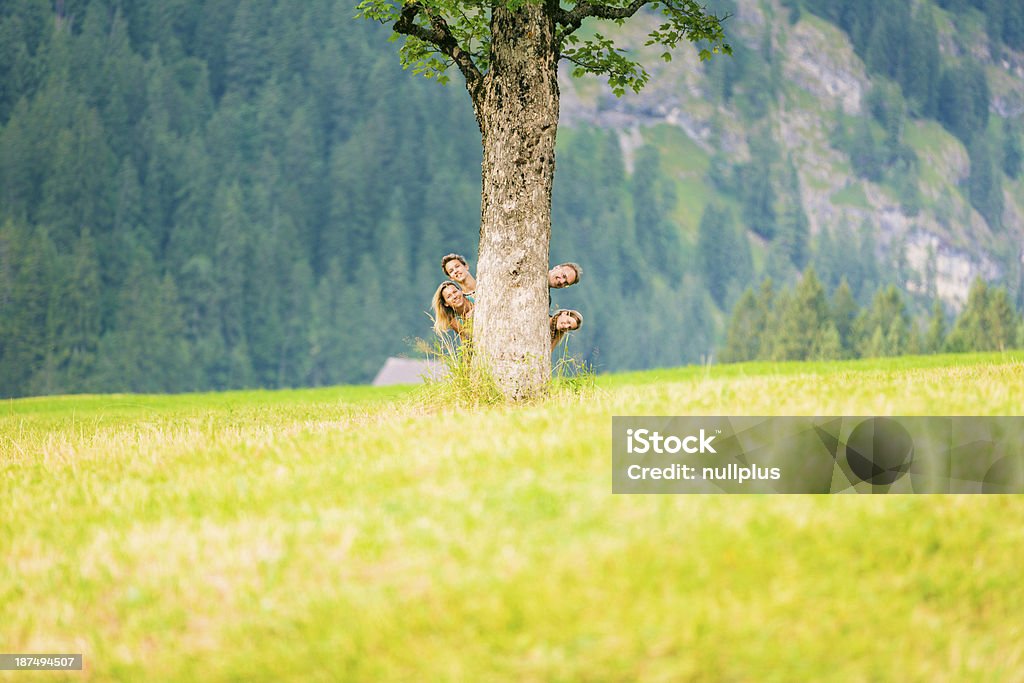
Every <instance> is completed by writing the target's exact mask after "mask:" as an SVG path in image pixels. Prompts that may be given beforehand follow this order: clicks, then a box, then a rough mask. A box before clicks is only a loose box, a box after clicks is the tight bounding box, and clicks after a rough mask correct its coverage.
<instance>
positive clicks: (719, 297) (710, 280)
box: [697, 204, 752, 307]
mask: <svg viewBox="0 0 1024 683" xmlns="http://www.w3.org/2000/svg"><path fill="white" fill-rule="evenodd" d="M697 230H698V233H697V262H698V264H699V267H700V274H701V277H702V278H703V281H704V286H705V287H706V288H707V291H708V293H709V294H711V298H712V299H713V300H714V301H715V303H716V304H718V305H719V306H720V307H722V306H725V304H726V297H727V295H728V293H729V291H730V286H731V285H732V284H733V283H739V284H743V283H745V282H747V281H749V277H750V270H751V268H752V266H751V257H750V246H749V243H748V242H747V237H746V235H745V234H743V233H742V231H740V230H739V228H738V227H737V226H736V223H735V221H734V220H733V218H732V214H731V212H730V211H729V210H728V209H726V208H724V207H719V206H716V205H714V204H708V205H707V206H706V207H705V208H704V214H703V215H702V216H701V220H700V225H699V226H698V228H697Z"/></svg>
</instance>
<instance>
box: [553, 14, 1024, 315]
mask: <svg viewBox="0 0 1024 683" xmlns="http://www.w3.org/2000/svg"><path fill="white" fill-rule="evenodd" d="M786 4H789V5H797V6H799V5H800V4H801V3H786ZM806 4H807V5H811V6H815V5H823V4H825V3H814V2H811V3H806ZM717 6H718V7H721V8H723V9H725V10H727V11H731V12H732V13H734V15H733V16H732V18H731V19H730V20H729V22H728V24H727V26H728V30H727V32H728V35H729V36H730V38H731V39H732V40H733V41H734V44H736V46H737V49H738V52H737V54H736V55H734V57H733V60H734V61H737V60H738V61H742V62H745V63H746V62H749V61H750V60H751V59H757V58H760V59H761V60H763V61H762V63H761V64H753V65H750V66H744V67H731V66H729V65H726V66H722V67H720V66H719V64H718V62H712V63H707V64H702V63H701V62H700V61H699V60H698V59H697V55H696V50H695V49H689V50H682V51H681V54H679V55H677V56H676V57H675V58H673V60H672V61H671V62H669V63H665V62H663V61H662V60H660V59H659V58H658V55H657V54H656V53H653V52H651V49H650V48H648V49H647V50H646V52H645V50H644V49H643V48H642V38H643V36H644V26H643V25H637V26H630V27H629V28H628V29H623V30H622V34H623V37H624V39H625V40H626V42H627V44H630V43H631V44H632V46H633V47H634V48H639V49H638V52H639V54H641V55H645V60H644V63H645V65H646V66H648V68H649V70H650V73H651V82H650V85H649V86H648V87H647V88H645V89H644V90H643V91H642V92H641V93H639V94H628V95H627V96H625V97H622V98H615V97H614V96H612V95H611V93H610V92H609V91H608V90H607V89H606V88H603V87H600V85H599V84H598V83H597V82H596V80H595V79H594V78H592V77H588V78H584V79H579V80H577V79H573V78H571V77H570V76H569V69H568V68H563V78H562V79H561V86H562V93H563V98H562V119H561V121H562V124H563V125H565V126H569V127H579V126H598V127H601V128H604V129H609V130H614V131H616V132H617V133H618V134H619V136H620V140H621V144H622V146H623V151H624V154H625V158H626V164H627V168H630V169H631V161H632V152H633V151H634V150H636V149H637V148H638V147H639V146H641V145H642V144H644V143H645V142H650V143H653V144H657V145H658V146H659V148H660V149H661V151H662V156H663V159H671V162H666V164H665V166H664V168H665V170H666V171H668V172H669V173H671V174H672V175H673V177H674V178H675V179H676V181H677V183H678V184H679V186H680V191H679V194H680V196H681V197H685V199H686V202H685V205H681V206H679V207H678V211H677V212H676V214H675V218H676V220H677V222H678V224H679V225H680V226H681V227H682V228H683V230H684V232H685V233H686V234H688V235H689V236H690V238H691V239H692V240H695V239H696V232H697V222H698V219H699V217H700V215H701V213H702V211H703V208H704V206H705V205H706V204H707V203H708V202H714V201H724V202H729V201H730V193H729V192H722V191H721V188H719V187H716V185H715V183H714V181H713V180H712V179H711V178H709V177H708V167H709V164H710V163H711V161H712V160H713V159H717V160H719V161H720V160H722V159H724V160H726V164H727V165H729V166H733V167H737V166H739V165H741V164H744V163H748V162H749V161H750V160H751V149H750V146H751V142H752V141H753V142H755V143H757V144H761V143H762V142H763V140H764V139H770V140H771V141H773V142H774V143H775V145H777V147H778V152H777V155H776V161H775V164H774V166H773V168H775V169H776V173H777V174H778V175H779V176H781V175H782V172H781V170H782V164H781V161H782V160H784V159H786V158H787V157H788V158H791V159H792V161H793V163H794V165H795V167H796V169H797V172H798V174H799V178H800V185H799V187H800V200H801V205H802V208H803V210H804V211H805V212H806V215H807V218H808V219H809V223H810V234H811V235H812V236H815V235H820V234H821V232H822V230H823V229H826V228H828V229H831V230H833V231H836V230H839V229H840V228H842V229H845V230H850V231H861V230H872V231H874V232H875V233H876V235H877V237H876V240H875V241H876V244H877V247H878V250H879V251H878V253H879V255H880V257H881V259H882V265H883V267H885V268H888V269H893V270H895V269H896V267H897V261H898V260H899V259H900V258H904V259H906V262H907V268H906V272H905V273H901V276H900V280H901V281H900V285H901V286H902V287H903V288H904V289H905V290H906V291H908V292H911V293H918V294H923V293H924V292H925V290H926V287H927V286H928V285H927V284H926V280H927V278H929V277H933V278H934V284H933V287H934V288H935V290H937V293H938V295H939V296H940V297H941V298H942V299H943V300H945V301H946V302H947V303H949V304H955V305H956V306H960V305H962V304H963V302H964V301H965V300H966V298H967V292H968V289H969V287H970V284H971V282H972V281H973V280H974V279H975V278H976V277H982V278H983V279H985V280H987V281H998V282H1008V283H1010V284H1011V286H1013V287H1017V286H1018V280H1019V278H1020V267H1019V264H1020V263H1021V260H1022V259H1024V250H1022V249H1021V247H1020V245H1021V244H1022V242H1024V181H1022V180H1021V179H1020V177H1019V176H1018V177H1017V178H1012V177H1009V176H1005V175H1003V174H1002V173H999V176H1000V177H1001V186H1002V187H1001V193H1002V197H1003V204H1004V208H1003V212H1002V213H1001V216H1000V224H999V225H996V226H993V225H990V223H989V222H988V221H986V219H985V217H983V216H982V214H981V213H980V212H979V211H978V210H977V209H976V208H974V207H973V206H972V205H971V200H970V193H969V188H968V181H969V178H970V172H971V164H970V160H969V154H968V150H967V149H966V147H965V144H964V143H963V141H962V140H960V139H958V138H957V137H956V136H955V135H954V134H953V133H951V132H949V130H947V129H945V128H944V127H943V126H942V125H941V124H940V123H939V122H938V121H936V120H935V119H934V118H931V117H927V116H913V115H908V112H907V111H904V112H902V114H901V117H902V120H900V121H899V122H898V123H899V125H900V126H901V128H902V130H901V131H900V134H901V142H902V143H903V144H905V145H906V146H907V147H909V148H910V149H911V150H912V151H913V153H914V155H915V156H916V160H917V161H916V162H915V168H913V169H910V170H909V171H908V170H906V169H896V170H894V171H893V173H892V174H891V175H889V176H887V177H886V178H885V179H879V180H877V181H876V180H872V179H869V178H863V177H859V176H858V174H857V173H856V172H855V170H854V168H852V167H851V160H850V158H849V156H848V155H847V154H846V153H845V152H844V151H842V150H839V149H836V148H835V145H834V144H833V142H832V141H833V138H834V130H835V128H836V125H837V116H838V115H839V114H841V117H842V122H843V124H844V126H845V127H846V128H847V130H849V131H852V130H854V129H855V128H856V127H857V126H858V125H860V123H859V122H862V121H863V122H869V123H870V126H871V128H872V132H873V133H874V135H875V136H876V137H877V138H878V139H879V140H881V139H882V137H883V135H884V132H883V126H882V123H881V122H879V121H878V120H876V118H877V117H873V115H872V112H871V111H870V108H871V106H872V103H871V102H872V97H873V93H875V94H876V95H875V96H876V97H880V95H877V93H879V92H885V91H886V89H888V91H889V93H890V97H891V96H892V92H893V90H894V91H895V92H896V93H899V90H900V88H899V86H898V85H894V84H893V82H892V81H891V80H889V79H887V78H885V77H884V76H882V75H880V74H877V73H876V74H869V73H868V68H867V67H866V65H865V64H864V61H863V60H862V59H861V57H860V56H858V54H857V53H856V51H855V49H854V46H853V44H852V43H851V39H850V37H849V36H848V35H847V34H846V33H845V32H844V31H843V30H842V29H840V28H839V27H838V26H836V25H835V24H833V23H831V22H829V21H827V20H826V19H823V18H822V17H821V16H818V15H816V14H813V13H812V12H810V11H808V10H807V9H804V11H802V12H797V14H798V16H799V18H798V20H797V21H796V22H795V23H792V21H791V18H792V16H793V15H792V14H791V12H790V10H789V9H787V8H786V7H784V6H783V5H782V3H780V2H779V1H778V0H770V1H769V0H764V1H761V2H752V3H717ZM915 7H917V10H916V11H917V12H918V13H923V12H925V11H929V12H931V14H932V16H933V17H934V22H935V27H936V29H937V46H938V55H937V56H938V57H939V59H940V60H941V63H942V64H946V65H951V64H956V63H960V62H962V61H964V60H967V59H974V60H977V61H978V63H979V64H981V65H982V66H983V68H984V72H985V76H986V77H987V81H988V87H989V89H990V91H991V92H990V97H991V99H990V101H989V104H988V106H989V108H990V109H991V115H992V118H993V122H992V125H993V126H994V127H996V128H998V127H999V126H1002V125H1005V124H1004V122H1006V121H1009V122H1010V123H1011V124H1012V125H1017V124H1018V123H1019V120H1020V117H1021V115H1022V113H1024V52H1019V51H1015V50H1012V49H1010V48H1008V47H1007V46H1006V45H1003V44H1000V43H999V41H998V40H995V41H993V40H991V39H990V38H989V36H988V34H987V33H986V32H985V30H984V25H982V26H980V27H979V26H978V22H979V14H980V13H978V12H977V11H974V12H973V13H970V12H968V13H966V14H957V13H954V12H950V11H946V10H944V9H942V8H941V7H938V6H936V5H935V4H934V3H931V2H924V3H918V4H917V5H915ZM897 14H898V13H894V15H893V20H895V16H896V15H897ZM981 19H983V17H981ZM654 21H655V19H654V17H649V18H648V25H650V24H651V23H653V22H654ZM749 54H754V55H755V57H753V58H751V57H750V56H748V55H749ZM720 61H721V60H719V62H720ZM936 66H938V65H936ZM730 68H734V69H735V70H738V71H740V74H739V75H738V76H732V77H731V78H732V80H733V81H734V83H733V84H730V86H728V87H731V88H735V91H736V92H735V94H733V95H732V96H731V97H730V98H729V100H728V101H723V99H722V97H721V95H720V92H721V89H722V87H723V83H722V81H723V73H722V71H723V69H726V70H727V69H730ZM776 74H777V75H776ZM772 90H774V92H771V91H772ZM755 98H760V99H761V100H763V101H762V102H760V103H759V104H758V106H759V107H760V108H761V111H760V112H757V113H758V114H759V115H751V112H750V108H751V101H752V100H754V99H755ZM896 100H897V101H898V102H899V104H900V106H902V107H903V108H904V109H905V110H906V109H907V107H908V104H907V102H906V101H905V100H903V98H902V97H899V96H897V98H896ZM666 127H668V128H670V129H672V130H674V131H677V132H676V133H672V132H667V131H664V130H663V129H664V128H666ZM679 133H681V134H682V135H680V134H679ZM992 137H993V144H999V142H1001V141H999V142H997V141H998V140H999V138H998V135H995V134H993V136H992ZM908 174H909V175H910V176H911V177H910V181H911V182H913V183H915V184H916V186H917V199H916V201H915V202H914V206H913V207H912V208H908V207H907V206H905V205H901V197H900V196H899V190H900V187H899V177H898V176H899V175H902V176H903V177H906V176H907V175H908ZM780 184H781V183H780ZM694 185H696V186H698V187H699V190H696V189H694V187H693V186H694ZM731 194H733V195H735V193H731ZM748 228H749V226H748ZM763 246H764V245H763V242H758V241H757V240H756V239H755V242H754V247H755V249H759V248H763ZM900 252H902V254H901V253H900ZM929 271H931V272H929Z"/></svg>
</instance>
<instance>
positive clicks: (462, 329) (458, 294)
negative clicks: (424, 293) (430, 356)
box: [432, 280, 473, 341]
mask: <svg viewBox="0 0 1024 683" xmlns="http://www.w3.org/2000/svg"><path fill="white" fill-rule="evenodd" d="M432 305H433V307H434V332H437V334H438V335H442V334H444V333H445V332H447V331H448V330H455V331H456V332H458V334H459V337H461V338H462V341H469V336H470V335H469V322H470V321H471V320H472V319H473V302H472V301H470V300H469V299H468V298H466V295H465V294H464V293H463V291H462V288H461V287H459V286H458V285H457V284H456V283H454V282H452V281H451V280H445V281H444V282H442V283H441V284H440V285H439V286H438V288H437V291H436V292H434V299H433V302H432Z"/></svg>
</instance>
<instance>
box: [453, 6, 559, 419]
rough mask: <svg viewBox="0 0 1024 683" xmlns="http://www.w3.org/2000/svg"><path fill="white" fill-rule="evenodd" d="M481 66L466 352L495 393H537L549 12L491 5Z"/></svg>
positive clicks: (547, 171) (553, 112)
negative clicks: (469, 348) (475, 257)
mask: <svg viewBox="0 0 1024 683" xmlns="http://www.w3.org/2000/svg"><path fill="white" fill-rule="evenodd" d="M491 36H492V46H493V49H492V58H491V68H490V70H489V71H488V73H487V76H486V78H485V79H484V82H483V84H482V87H481V88H480V90H479V91H478V94H477V97H476V98H475V101H474V109H475V111H476V114H477V121H478V122H479V124H480V132H481V135H482V139H483V169H482V170H483V172H482V180H483V190H482V198H481V207H480V251H479V255H480V258H479V262H478V265H477V281H478V285H477V291H478V292H479V294H478V298H477V308H476V313H475V314H474V321H473V326H474V339H473V344H474V348H473V350H474V354H475V358H476V362H480V363H483V364H484V365H485V367H486V369H487V371H488V372H490V373H491V375H492V376H493V377H494V378H495V379H496V380H497V382H498V384H499V386H500V387H501V389H502V391H503V392H504V393H505V395H506V396H507V397H509V398H511V399H513V400H520V399H525V398H529V397H531V396H535V395H537V394H539V393H542V392H543V391H544V389H545V387H546V386H547V382H548V378H549V377H550V375H551V354H550V349H549V344H550V340H549V339H548V335H549V332H548V291H547V290H548V280H547V272H548V247H549V244H550V241H551V187H552V182H553V180H554V174H555V133H556V131H557V129H558V70H557V58H556V54H557V50H556V46H555V22H554V21H553V20H552V19H551V18H550V17H549V16H547V15H546V14H545V12H544V10H543V8H542V7H541V6H538V5H526V6H524V7H523V8H522V9H520V10H518V11H516V12H510V11H507V10H503V9H496V10H495V11H494V13H493V16H492V20H491Z"/></svg>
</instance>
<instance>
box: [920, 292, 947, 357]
mask: <svg viewBox="0 0 1024 683" xmlns="http://www.w3.org/2000/svg"><path fill="white" fill-rule="evenodd" d="M945 346H946V309H945V308H944V307H943V305H942V302H941V301H939V300H938V299H936V300H935V303H934V304H932V315H931V317H930V318H929V319H928V331H927V332H926V333H925V338H924V351H925V353H940V352H942V350H943V349H944V348H945Z"/></svg>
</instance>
